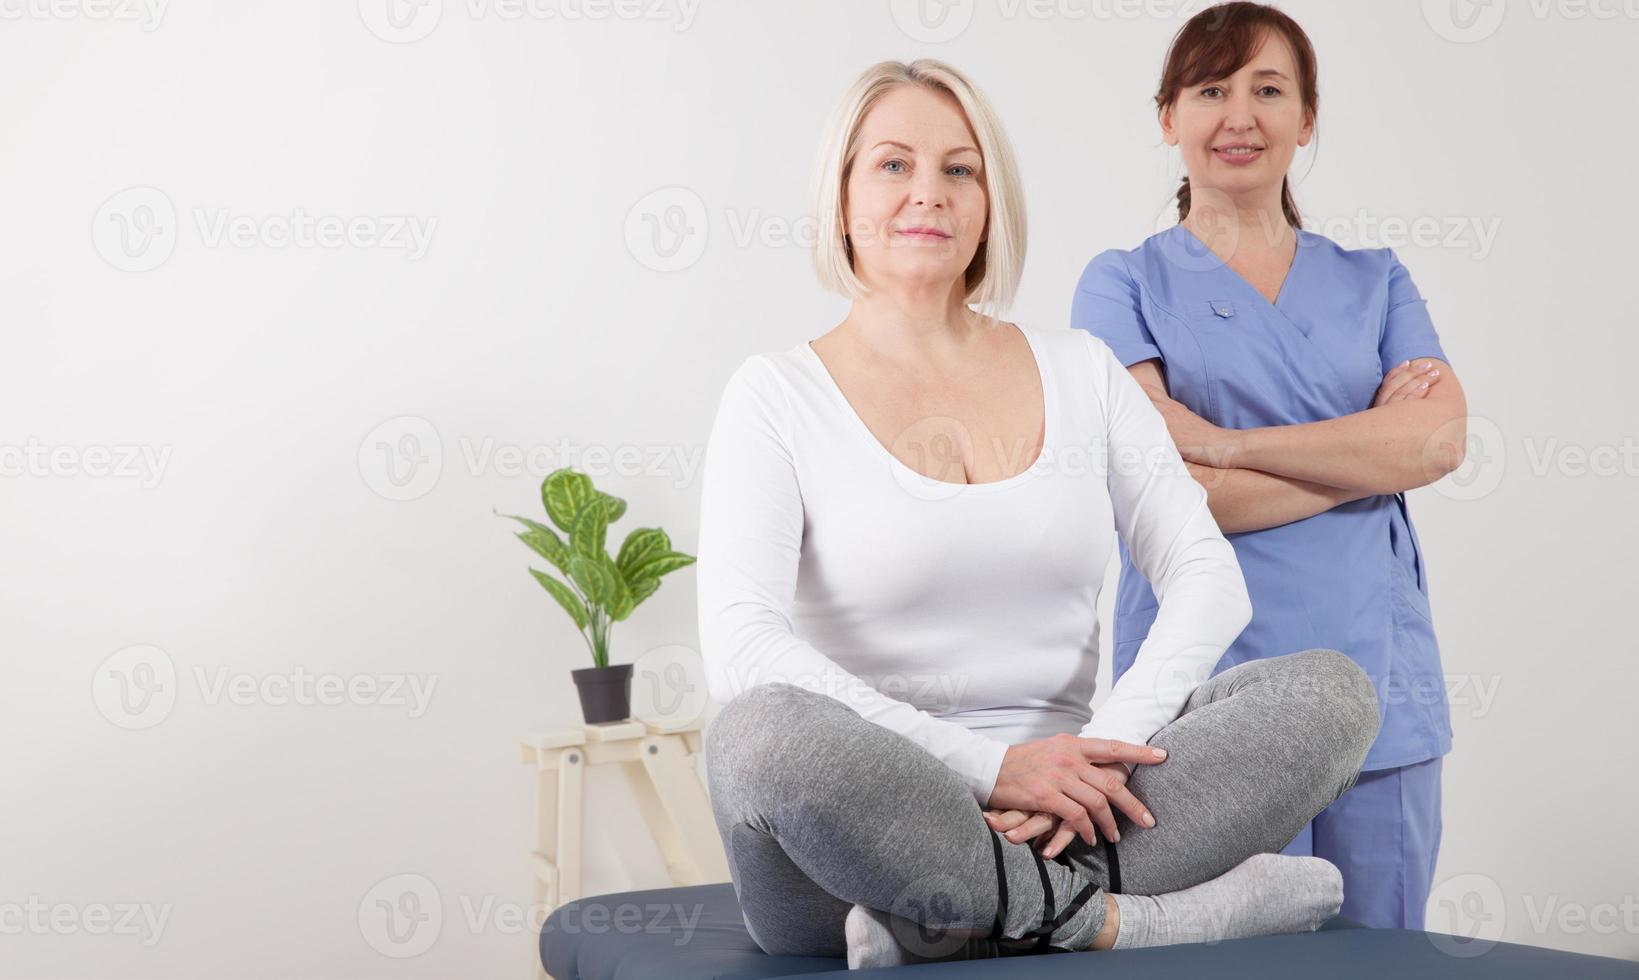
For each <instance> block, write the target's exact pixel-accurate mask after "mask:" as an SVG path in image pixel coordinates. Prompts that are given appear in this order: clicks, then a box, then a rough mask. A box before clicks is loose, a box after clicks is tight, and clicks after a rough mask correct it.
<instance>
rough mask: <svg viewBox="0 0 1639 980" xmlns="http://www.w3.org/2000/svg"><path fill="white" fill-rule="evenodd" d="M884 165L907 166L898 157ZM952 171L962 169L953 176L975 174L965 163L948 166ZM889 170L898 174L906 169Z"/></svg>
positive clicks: (949, 170)
mask: <svg viewBox="0 0 1639 980" xmlns="http://www.w3.org/2000/svg"><path fill="white" fill-rule="evenodd" d="M882 166H883V168H885V169H886V168H888V167H894V166H898V167H904V166H905V161H903V160H898V159H894V160H884V161H883V162H882ZM951 171H960V173H952V174H951V176H953V177H972V176H973V174H974V170H973V168H972V167H970V166H968V165H967V164H965V163H956V164H952V165H951V166H950V167H948V168H947V169H946V172H947V173H950V172H951ZM888 172H889V173H896V174H897V173H904V172H905V171H904V170H889V171H888Z"/></svg>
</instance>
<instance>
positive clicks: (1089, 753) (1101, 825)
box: [984, 734, 1167, 857]
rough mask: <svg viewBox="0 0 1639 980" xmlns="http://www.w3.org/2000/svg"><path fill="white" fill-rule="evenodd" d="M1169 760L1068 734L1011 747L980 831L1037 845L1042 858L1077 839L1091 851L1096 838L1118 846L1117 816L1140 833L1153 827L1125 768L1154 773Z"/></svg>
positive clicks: (1143, 748) (1144, 748)
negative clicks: (1145, 768)
mask: <svg viewBox="0 0 1639 980" xmlns="http://www.w3.org/2000/svg"><path fill="white" fill-rule="evenodd" d="M1166 757H1167V753H1166V750H1165V749H1159V748H1153V747H1151V746H1148V745H1134V744H1132V743H1130V742H1122V741H1119V740H1117V739H1113V738H1083V737H1081V736H1079V735H1070V734H1062V735H1054V736H1052V737H1051V738H1044V739H1038V740H1037V741H1034V742H1024V743H1022V744H1019V745H1010V746H1008V748H1007V754H1006V756H1005V757H1004V758H1003V759H1002V769H1001V773H1000V774H999V775H998V776H997V777H996V785H995V787H994V788H993V789H992V790H991V793H990V800H989V805H988V806H987V807H986V808H985V810H984V816H985V823H986V824H988V825H989V826H990V828H991V829H992V830H995V831H997V832H1000V833H1002V834H1003V835H1004V836H1006V837H1007V839H1008V840H1010V841H1012V842H1014V843H1015V844H1016V843H1019V842H1021V841H1026V840H1034V841H1035V847H1036V848H1037V849H1038V850H1039V851H1041V853H1042V854H1043V855H1045V856H1047V857H1055V856H1057V855H1058V853H1059V852H1060V851H1062V850H1063V849H1064V847H1065V845H1067V844H1068V843H1069V842H1070V841H1071V840H1072V839H1073V838H1074V837H1076V836H1077V835H1078V834H1079V835H1080V836H1081V837H1082V839H1083V840H1085V841H1086V842H1087V843H1088V844H1096V843H1098V834H1099V833H1101V832H1102V833H1103V834H1104V836H1105V838H1106V839H1108V840H1110V841H1112V842H1113V841H1119V840H1120V839H1121V833H1120V831H1119V830H1118V829H1117V828H1116V823H1115V812H1116V811H1117V810H1119V811H1121V812H1122V813H1125V814H1126V815H1127V816H1128V817H1129V818H1130V819H1131V820H1132V821H1133V823H1135V824H1137V825H1139V826H1140V827H1153V826H1155V817H1154V815H1153V814H1151V813H1150V810H1149V808H1148V807H1147V806H1145V805H1144V804H1143V803H1142V802H1140V801H1139V799H1138V797H1136V796H1134V795H1133V794H1132V791H1131V790H1129V789H1127V775H1128V772H1129V770H1128V768H1127V763H1132V764H1134V765H1155V764H1157V763H1159V762H1161V761H1162V760H1164V759H1165V758H1166Z"/></svg>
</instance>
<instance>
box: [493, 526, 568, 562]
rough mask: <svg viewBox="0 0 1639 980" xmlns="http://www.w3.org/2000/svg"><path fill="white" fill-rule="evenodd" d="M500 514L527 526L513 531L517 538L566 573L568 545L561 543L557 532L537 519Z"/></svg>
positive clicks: (561, 540)
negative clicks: (524, 528)
mask: <svg viewBox="0 0 1639 980" xmlns="http://www.w3.org/2000/svg"><path fill="white" fill-rule="evenodd" d="M501 516H502V517H510V518H512V519H513V520H515V521H517V522H518V523H520V524H522V525H523V526H524V527H526V528H528V529H529V530H527V531H518V532H515V533H516V534H517V536H518V540H519V541H522V542H523V543H524V544H526V545H529V548H530V550H531V551H533V552H535V553H536V554H537V555H540V556H541V557H542V558H545V559H546V560H547V561H549V562H551V563H552V564H553V565H555V566H557V569H558V571H560V572H564V573H566V574H567V573H568V571H569V546H568V545H566V544H564V543H563V539H562V538H560V537H558V535H557V532H555V531H553V530H552V529H551V528H549V527H547V526H546V525H545V524H542V523H541V522H539V521H532V520H530V519H529V518H527V517H519V516H518V515H517V514H502V515H501Z"/></svg>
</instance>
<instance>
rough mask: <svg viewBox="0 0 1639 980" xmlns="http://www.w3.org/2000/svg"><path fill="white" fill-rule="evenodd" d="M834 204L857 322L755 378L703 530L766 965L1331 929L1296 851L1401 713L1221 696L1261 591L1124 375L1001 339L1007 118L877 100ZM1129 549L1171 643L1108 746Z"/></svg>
mask: <svg viewBox="0 0 1639 980" xmlns="http://www.w3.org/2000/svg"><path fill="white" fill-rule="evenodd" d="M817 198H818V202H817V206H818V215H819V218H820V227H821V229H822V233H821V235H820V236H819V241H818V245H817V252H816V258H817V264H818V269H819V273H820V278H821V281H822V282H823V283H825V285H827V286H828V287H831V288H833V289H836V290H839V291H841V292H842V293H844V294H845V295H847V296H849V297H850V298H851V299H852V306H851V308H850V309H849V312H848V315H847V317H846V318H845V319H844V320H843V321H842V322H841V323H840V324H838V325H837V326H836V327H835V328H834V329H832V330H830V331H829V332H827V333H825V334H824V335H822V336H820V337H818V338H817V339H816V340H814V341H813V342H811V343H809V342H804V343H802V344H798V345H796V346H795V347H792V348H790V349H787V350H783V351H778V352H773V353H765V354H754V355H751V356H749V357H747V358H746V359H745V361H744V362H743V363H742V364H741V365H740V367H739V368H738V370H736V371H735V372H734V374H733V376H732V377H731V378H730V379H729V381H728V384H727V387H726V389H725V391H724V392H723V395H722V399H721V402H720V404H719V407H718V412H717V416H716V421H715V423H714V425H713V428H712V433H711V438H710V443H709V446H708V450H707V462H706V470H705V476H704V486H703V489H702V500H701V518H700V546H699V561H698V573H699V579H698V581H699V614H700V632H701V641H702V647H703V651H704V656H705V661H706V667H707V672H708V682H709V685H710V690H711V694H712V697H713V698H714V699H715V700H718V701H721V702H726V704H725V706H724V708H723V710H722V712H721V713H720V714H719V715H718V716H717V717H716V719H715V720H714V722H713V724H712V725H711V727H710V729H709V731H708V733H707V736H706V742H707V746H706V754H707V768H708V772H709V780H710V787H711V797H712V805H713V807H714V810H715V813H716V818H717V824H718V828H719V830H720V832H721V835H722V840H723V845H724V848H725V849H726V851H727V854H728V857H729V864H730V868H731V871H732V875H733V879H734V886H735V890H736V893H737V894H738V896H739V899H740V903H741V906H742V909H743V911H744V915H745V920H746V925H747V927H748V929H749V931H750V933H751V935H752V937H753V938H754V939H755V940H756V942H757V943H758V945H759V946H761V947H762V949H763V950H765V951H766V952H769V953H774V954H789V955H814V956H838V955H846V956H847V957H848V962H849V965H850V967H862V966H884V965H891V964H896V963H904V962H918V961H922V960H925V959H944V958H961V957H973V956H995V955H1004V954H1011V953H1016V952H1029V951H1034V950H1048V951H1052V950H1058V951H1062V950H1080V949H1108V948H1111V947H1112V946H1113V947H1117V948H1125V947H1136V946H1149V945H1160V944H1165V943H1173V942H1183V941H1190V940H1213V939H1220V938H1227V937H1232V936H1244V935H1259V934H1267V933H1275V932H1292V931H1300V930H1308V929H1314V928H1316V927H1317V926H1318V925H1319V924H1320V923H1321V922H1322V921H1324V920H1325V919H1326V918H1328V917H1330V916H1331V915H1333V914H1334V913H1335V912H1336V911H1337V909H1338V907H1339V904H1340V903H1341V900H1342V893H1341V885H1340V879H1339V877H1338V874H1337V872H1336V869H1335V868H1333V867H1332V866H1331V865H1330V864H1328V863H1326V862H1325V861H1323V860H1320V859H1318V858H1312V857H1287V856H1282V855H1279V854H1275V853H1272V852H1275V851H1279V850H1280V848H1281V847H1282V846H1283V845H1284V844H1285V843H1286V842H1287V841H1288V840H1290V839H1291V838H1292V836H1293V835H1294V834H1296V833H1297V832H1298V830H1299V829H1301V828H1302V827H1303V826H1304V825H1305V823H1307V822H1308V820H1309V819H1310V818H1312V817H1313V816H1314V815H1315V814H1316V813H1318V812H1320V810H1321V809H1323V808H1324V807H1325V806H1326V805H1327V804H1329V803H1330V802H1331V801H1332V800H1334V799H1336V798H1337V797H1338V796H1339V795H1340V794H1341V793H1342V792H1343V791H1344V790H1346V789H1347V788H1348V787H1349V786H1350V785H1351V784H1352V783H1353V782H1354V779H1355V777H1356V774H1357V772H1358V770H1359V767H1360V763H1361V760H1362V758H1363V757H1364V755H1365V752H1366V749H1367V746H1369V745H1370V744H1371V741H1372V738H1373V736H1374V735H1375V733H1376V728H1377V718H1378V712H1377V704H1376V697H1375V694H1374V693H1373V691H1372V687H1371V684H1370V682H1369V681H1368V680H1367V679H1366V677H1365V675H1364V674H1363V673H1362V672H1361V670H1360V668H1359V667H1357V666H1356V665H1355V664H1354V663H1352V662H1351V661H1350V660H1349V659H1348V658H1347V657H1344V656H1343V655H1341V654H1340V653H1337V652H1335V651H1329V650H1309V651H1305V652H1302V653H1295V654H1291V655H1288V656H1283V657H1276V658H1272V659H1269V660H1263V661H1259V662H1257V663H1253V664H1247V665H1245V666H1243V667H1238V668H1236V669H1235V670H1231V671H1227V672H1225V673H1223V674H1221V675H1219V676H1218V677H1215V678H1213V679H1212V680H1211V681H1208V682H1207V683H1204V684H1199V685H1198V684H1197V681H1199V680H1200V679H1201V678H1203V677H1205V676H1206V675H1207V674H1208V673H1209V672H1210V670H1211V668H1212V666H1213V665H1214V664H1215V663H1216V661H1217V660H1218V658H1219V657H1220V656H1221V655H1222V654H1223V652H1224V650H1225V648H1226V647H1228V646H1229V644H1230V643H1231V642H1233V641H1234V639H1235V637H1236V635H1237V634H1238V633H1239V632H1240V631H1241V628H1242V627H1243V626H1244V625H1245V624H1246V622H1247V621H1248V619H1249V618H1250V616H1251V608H1250V605H1249V603H1248V599H1247V592H1246V586H1245V583H1244V582H1243V580H1242V577H1241V573H1240V569H1239V567H1238V566H1237V565H1236V562H1235V556H1234V552H1233V550H1232V549H1231V547H1230V546H1229V544H1228V542H1226V541H1225V539H1224V537H1223V535H1222V534H1221V533H1220V532H1219V529H1218V527H1217V525H1216V524H1215V523H1214V522H1213V518H1212V514H1211V511H1210V510H1209V509H1208V507H1207V497H1206V492H1205V491H1204V490H1203V489H1202V488H1201V486H1200V484H1198V483H1197V482H1195V480H1194V479H1192V478H1191V476H1190V473H1189V471H1188V469H1187V468H1186V467H1185V466H1184V465H1183V463H1182V461H1181V460H1180V458H1179V456H1178V453H1177V450H1176V449H1175V448H1174V446H1173V444H1172V442H1171V440H1170V439H1169V437H1168V435H1167V428H1166V424H1165V422H1164V421H1163V419H1162V418H1161V416H1160V415H1159V414H1158V413H1157V411H1156V410H1155V408H1154V407H1153V405H1152V404H1151V403H1150V400H1149V399H1148V397H1146V395H1145V394H1144V392H1143V390H1142V389H1141V388H1140V387H1139V385H1138V383H1137V382H1136V381H1135V380H1134V379H1133V378H1132V376H1131V375H1130V374H1128V372H1127V371H1126V370H1125V369H1124V368H1123V367H1122V365H1121V363H1120V361H1119V360H1117V359H1116V358H1115V357H1114V356H1112V354H1111V352H1110V350H1109V349H1108V348H1107V347H1106V346H1105V345H1104V344H1103V342H1101V341H1100V340H1098V339H1097V338H1095V337H1093V336H1091V335H1089V334H1087V333H1085V332H1083V331H1071V330H1038V329H1035V328H1026V327H1021V326H1019V325H1017V324H1014V323H1010V322H1006V321H1003V320H1000V319H998V318H997V316H996V314H997V313H998V312H999V311H1000V310H1002V309H1004V308H1005V307H1006V306H1007V305H1008V302H1009V300H1010V299H1011V298H1012V296H1013V294H1014V291H1015V289H1016V287H1017V284H1018V281H1019V277H1020V272H1021V266H1022V263H1023V260H1024V252H1025V216H1024V204H1023V198H1022V194H1021V191H1020V182H1019V176H1018V172H1017V169H1016V167H1015V166H1014V163H1013V154H1012V151H1011V149H1010V148H1009V145H1008V142H1007V139H1006V136H1005V135H1004V133H1003V131H1002V127H1001V125H1000V123H999V122H998V120H997V118H996V116H995V114H994V113H993V112H992V111H991V109H990V108H989V106H988V105H987V104H986V102H985V100H984V99H983V97H982V96H981V95H980V94H979V92H977V91H976V90H975V88H974V87H973V86H972V84H970V83H969V82H968V81H967V79H965V78H964V77H963V76H962V75H961V74H960V73H958V72H957V71H955V70H954V69H952V68H950V67H949V66H946V65H943V64H940V63H938V62H934V61H925V60H924V61H917V62H913V63H911V64H901V63H897V62H884V63H882V64H879V65H876V66H873V67H872V68H870V69H869V70H867V71H866V72H865V74H864V75H862V76H861V77H860V79H859V80H858V81H857V82H856V83H855V84H854V86H853V87H852V88H851V89H850V90H849V91H848V93H847V94H846V95H845V96H844V97H843V99H842V100H841V102H840V103H839V105H838V107H837V109H836V111H835V113H834V114H833V116H832V119H831V121H830V130H829V133H828V135H827V138H826V141H825V144H824V149H823V150H822V154H821V159H820V165H819V168H818V182H817ZM970 304H971V305H970ZM975 306H976V307H978V309H975V308H974V307H975ZM1118 534H1119V536H1120V538H1121V540H1122V541H1123V542H1125V543H1126V545H1127V546H1128V548H1129V549H1130V551H1131V553H1132V554H1133V556H1134V560H1135V561H1136V562H1137V563H1138V565H1139V567H1141V568H1142V569H1143V570H1144V572H1145V574H1146V575H1147V576H1148V578H1149V579H1150V581H1151V582H1153V583H1155V588H1156V592H1157V594H1158V596H1159V597H1160V611H1159V613H1158V615H1157V617H1156V623H1155V625H1154V627H1153V628H1152V629H1151V630H1150V632H1149V635H1148V638H1147V639H1146V641H1145V645H1144V647H1143V648H1142V649H1141V650H1140V651H1139V653H1138V656H1137V658H1136V662H1135V663H1134V665H1133V667H1132V668H1131V669H1129V670H1128V671H1127V672H1126V674H1124V675H1123V677H1122V679H1121V682H1120V683H1119V684H1117V685H1116V687H1115V688H1114V689H1113V691H1112V692H1111V695H1110V697H1109V699H1108V701H1107V702H1106V703H1105V704H1104V705H1103V706H1102V707H1101V708H1100V710H1099V711H1098V712H1097V714H1096V715H1095V714H1094V713H1093V712H1092V710H1091V707H1090V704H1091V700H1092V696H1093V688H1094V677H1095V675H1096V672H1097V667H1098V634H1099V623H1098V618H1097V611H1096V602H1097V598H1098V594H1099V590H1100V588H1101V586H1102V575H1103V571H1104V568H1105V565H1106V562H1107V560H1108V558H1109V556H1110V553H1111V549H1112V547H1113V546H1114V542H1115V539H1116V536H1117V535H1118ZM1037 814H1047V815H1050V820H1049V821H1048V822H1049V824H1050V825H1049V826H1048V827H1047V828H1046V829H1044V830H1042V831H1041V832H1039V834H1037V835H1035V841H1036V846H1032V845H1031V844H1030V843H1028V842H1026V841H1025V840H1023V839H1022V836H1023V835H1022V834H1021V833H1020V830H1021V829H1022V828H1021V827H1020V825H1021V824H1023V823H1025V822H1026V818H1027V817H1032V815H1037ZM1031 822H1032V823H1034V822H1035V821H1034V820H1033V819H1032V820H1031ZM1009 834H1011V835H1009Z"/></svg>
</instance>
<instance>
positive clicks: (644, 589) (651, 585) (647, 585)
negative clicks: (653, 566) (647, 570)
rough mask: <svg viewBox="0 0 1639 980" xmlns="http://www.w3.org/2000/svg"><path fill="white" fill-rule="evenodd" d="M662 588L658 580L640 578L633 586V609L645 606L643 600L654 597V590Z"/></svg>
mask: <svg viewBox="0 0 1639 980" xmlns="http://www.w3.org/2000/svg"><path fill="white" fill-rule="evenodd" d="M658 588H660V580H659V579H657V578H640V579H638V580H637V581H636V582H633V583H632V585H631V592H632V608H633V609H636V608H637V607H638V606H640V605H642V604H643V600H644V599H647V598H648V597H649V596H652V595H654V590H655V589H658Z"/></svg>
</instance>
